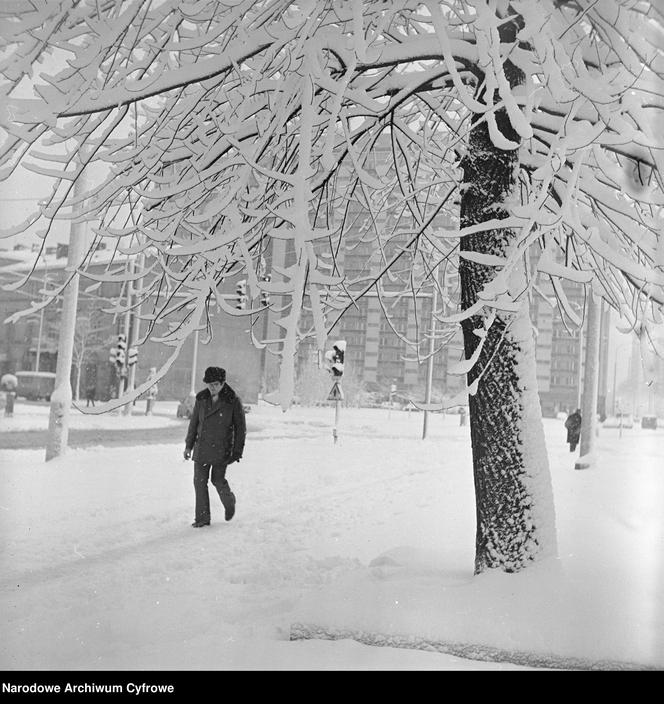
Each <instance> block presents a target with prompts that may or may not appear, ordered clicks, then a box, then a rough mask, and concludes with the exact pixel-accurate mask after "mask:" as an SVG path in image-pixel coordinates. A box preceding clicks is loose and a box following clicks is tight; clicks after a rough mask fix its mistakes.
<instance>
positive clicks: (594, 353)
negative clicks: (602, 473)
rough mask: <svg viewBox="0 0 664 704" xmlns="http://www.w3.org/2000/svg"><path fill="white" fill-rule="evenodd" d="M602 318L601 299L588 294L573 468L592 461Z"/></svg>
mask: <svg viewBox="0 0 664 704" xmlns="http://www.w3.org/2000/svg"><path fill="white" fill-rule="evenodd" d="M601 320H602V301H601V299H600V298H597V300H596V299H595V297H594V295H593V293H592V291H591V292H590V295H589V296H588V318H587V325H586V363H585V368H586V373H585V377H584V381H583V397H582V406H581V408H582V410H581V448H580V451H579V459H578V460H577V462H576V464H575V466H574V468H575V469H588V468H589V467H590V466H591V464H592V463H593V457H592V456H591V455H592V452H593V448H594V445H595V433H596V429H597V389H598V386H599V342H600V324H601Z"/></svg>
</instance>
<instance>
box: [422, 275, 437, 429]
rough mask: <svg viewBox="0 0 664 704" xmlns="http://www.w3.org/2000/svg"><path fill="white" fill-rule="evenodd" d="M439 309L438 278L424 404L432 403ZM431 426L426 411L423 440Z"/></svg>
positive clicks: (434, 284)
mask: <svg viewBox="0 0 664 704" xmlns="http://www.w3.org/2000/svg"><path fill="white" fill-rule="evenodd" d="M437 307H438V277H437V276H436V277H435V278H434V281H433V293H432V294H431V332H430V335H431V337H430V338H429V360H428V364H427V390H426V396H425V400H424V402H425V403H426V404H427V405H429V404H430V403H431V387H432V386H433V356H434V352H435V349H436V308H437ZM428 425H429V411H427V410H426V409H425V410H424V418H423V420H422V440H424V439H425V438H426V436H427V429H428Z"/></svg>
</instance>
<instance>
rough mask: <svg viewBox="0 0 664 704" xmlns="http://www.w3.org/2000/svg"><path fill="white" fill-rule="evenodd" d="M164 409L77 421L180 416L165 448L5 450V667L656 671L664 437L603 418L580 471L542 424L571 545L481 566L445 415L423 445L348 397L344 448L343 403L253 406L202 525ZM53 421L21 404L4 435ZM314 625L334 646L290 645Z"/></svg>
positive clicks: (550, 426) (457, 434) (556, 434)
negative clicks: (541, 557) (589, 465)
mask: <svg viewBox="0 0 664 704" xmlns="http://www.w3.org/2000/svg"><path fill="white" fill-rule="evenodd" d="M171 406H172V407H171V408H170V411H169V406H168V405H167V404H158V407H157V413H158V414H160V413H163V415H153V416H149V417H145V416H144V415H142V414H141V413H140V409H139V412H138V414H137V415H134V416H131V417H129V418H127V417H123V416H121V415H116V416H111V415H105V416H87V417H82V416H80V414H78V413H73V414H72V420H71V427H102V426H103V427H154V425H172V426H173V444H168V445H167V444H165V445H149V446H145V447H127V448H117V447H108V448H105V447H95V448H93V449H80V450H69V452H68V453H67V454H66V455H65V456H63V457H61V458H58V459H56V460H53V461H51V462H49V463H45V462H44V450H43V448H34V449H29V450H12V451H8V450H0V535H1V536H2V553H1V556H0V574H1V577H0V580H1V586H0V609H1V614H2V639H0V666H2V668H3V669H5V670H31V669H39V670H197V669H201V670H209V669H213V670H214V669H246V670H253V669H256V670H258V669H273V670H278V669H298V670H302V669H315V670H322V669H335V670H343V669H365V670H397V669H398V670H403V669H423V670H424V669H427V670H450V669H451V670H461V669H467V670H468V669H469V670H481V669H494V670H495V669H505V670H518V669H532V668H533V667H534V663H535V662H538V661H539V662H540V663H541V664H542V665H545V666H547V665H548V666H559V665H560V664H563V665H566V666H568V667H573V666H580V667H591V666H593V665H603V666H605V667H610V668H613V667H618V666H619V663H634V664H636V665H637V666H640V667H646V666H647V667H656V668H664V515H663V514H664V512H663V511H662V506H664V442H663V440H664V430H662V429H659V430H656V431H652V430H649V431H646V430H641V429H640V428H636V427H635V428H634V429H631V430H629V431H625V430H623V431H622V436H620V435H619V431H618V430H615V429H611V430H608V429H604V430H602V431H601V433H600V436H599V438H598V454H599V460H598V463H597V465H596V467H595V468H593V469H591V470H585V471H578V470H574V458H575V455H572V454H571V453H570V452H569V450H568V447H567V445H566V444H565V441H564V440H565V431H564V428H563V424H562V421H560V420H545V431H546V435H547V442H548V449H549V454H550V459H551V466H552V476H553V486H554V493H555V499H556V510H557V527H558V541H559V554H560V557H559V559H558V560H555V561H550V562H544V563H542V564H540V565H538V566H536V567H533V568H531V569H528V570H525V571H523V572H521V573H519V574H516V575H507V574H503V573H498V572H492V573H488V574H483V575H480V576H477V577H475V576H473V574H472V569H473V551H474V529H475V526H474V500H473V482H472V470H471V463H470V447H469V428H468V426H460V424H459V417H458V416H453V415H447V416H443V415H432V416H431V418H430V425H429V436H428V438H427V439H426V440H424V441H423V440H422V439H421V432H422V414H421V413H417V412H413V413H410V414H409V413H406V412H403V411H392V412H389V411H387V410H384V409H381V410H359V409H357V410H355V409H343V410H342V415H341V423H340V427H339V441H338V443H337V444H334V443H333V439H332V424H333V420H334V411H333V409H331V408H316V409H310V408H299V407H295V408H293V409H291V410H290V411H288V412H287V413H283V412H282V411H281V410H280V409H278V408H274V407H270V406H263V405H261V406H258V407H256V408H254V409H253V410H252V412H251V413H250V414H249V416H248V420H249V421H250V431H249V434H248V439H247V447H246V451H245V456H244V458H243V460H242V461H241V462H240V463H239V464H237V465H233V466H232V467H231V468H230V470H229V473H228V478H229V481H230V483H231V486H232V488H233V490H234V491H235V493H236V495H237V500H238V510H237V514H236V516H235V518H234V519H233V520H232V521H231V522H229V523H226V522H224V520H223V511H222V508H221V505H220V503H219V501H218V499H217V497H216V496H214V495H212V496H211V499H212V507H213V517H212V518H213V523H212V525H211V526H210V527H209V528H204V529H199V530H194V529H192V528H191V527H190V522H191V520H192V518H193V487H192V469H193V466H192V464H191V463H190V462H186V461H184V460H183V458H182V447H183V439H184V433H185V426H186V422H185V421H182V420H176V419H175V404H171ZM145 423H147V425H143V424H145ZM47 424H48V407H47V406H42V407H38V406H27V405H25V404H23V405H21V404H17V408H16V414H15V416H14V418H12V419H6V418H0V446H1V441H2V431H4V430H10V429H19V428H33V429H34V428H45V427H47ZM86 424H87V425H86ZM122 424H127V425H125V426H123V425H122ZM316 628H318V629H320V631H319V633H320V634H322V632H324V634H325V635H327V636H334V637H337V638H339V640H296V641H291V640H289V638H290V637H291V635H292V636H297V635H298V634H299V635H311V634H312V633H314V634H315V633H316V632H317V631H316ZM351 636H352V637H354V638H356V639H359V640H364V641H365V642H366V643H368V642H378V643H381V644H383V645H384V647H371V646H369V645H367V644H365V643H363V642H358V640H352V639H351ZM397 645H398V646H412V647H411V648H404V647H392V646H397ZM427 647H428V648H429V650H428V651H427V650H422V649H419V650H418V649H416V648H427ZM435 647H438V648H444V649H447V651H448V652H447V653H445V652H434V651H432V650H431V649H432V648H435ZM450 652H452V653H456V654H461V653H463V654H465V655H475V656H476V657H479V658H483V657H492V656H493V657H498V658H499V659H503V660H504V659H505V658H507V659H509V660H511V662H504V661H503V662H499V663H496V662H490V661H482V660H472V659H466V658H459V657H455V656H453V655H451V654H449V653H450ZM533 655H534V657H533ZM515 663H521V664H515Z"/></svg>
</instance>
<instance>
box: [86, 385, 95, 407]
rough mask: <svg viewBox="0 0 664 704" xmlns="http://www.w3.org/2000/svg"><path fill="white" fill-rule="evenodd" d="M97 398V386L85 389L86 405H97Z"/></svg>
mask: <svg viewBox="0 0 664 704" xmlns="http://www.w3.org/2000/svg"><path fill="white" fill-rule="evenodd" d="M95 398H97V387H96V386H92V385H90V386H88V388H87V389H86V390H85V401H86V403H85V407H86V408H87V407H88V406H89V405H90V404H92V405H93V406H94V405H95Z"/></svg>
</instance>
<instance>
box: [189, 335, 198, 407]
mask: <svg viewBox="0 0 664 704" xmlns="http://www.w3.org/2000/svg"><path fill="white" fill-rule="evenodd" d="M197 364H198V330H196V331H195V332H194V352H193V355H192V358H191V386H190V387H189V396H190V397H191V398H192V400H193V399H194V398H195V397H196V366H197Z"/></svg>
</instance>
